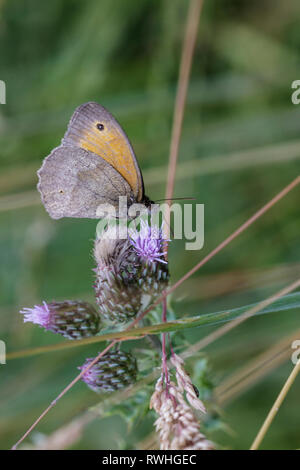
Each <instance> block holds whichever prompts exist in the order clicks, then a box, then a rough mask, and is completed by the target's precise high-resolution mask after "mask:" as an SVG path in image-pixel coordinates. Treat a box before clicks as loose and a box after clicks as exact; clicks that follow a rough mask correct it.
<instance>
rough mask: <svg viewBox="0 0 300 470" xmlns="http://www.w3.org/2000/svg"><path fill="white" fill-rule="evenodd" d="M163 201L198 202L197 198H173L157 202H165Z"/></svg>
mask: <svg viewBox="0 0 300 470" xmlns="http://www.w3.org/2000/svg"><path fill="white" fill-rule="evenodd" d="M163 201H196V198H195V197H172V198H171V199H157V200H156V201H154V202H155V203H156V202H163Z"/></svg>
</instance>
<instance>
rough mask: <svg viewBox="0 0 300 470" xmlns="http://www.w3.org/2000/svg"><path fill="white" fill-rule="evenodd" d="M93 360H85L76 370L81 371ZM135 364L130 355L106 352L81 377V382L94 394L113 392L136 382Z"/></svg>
mask: <svg viewBox="0 0 300 470" xmlns="http://www.w3.org/2000/svg"><path fill="white" fill-rule="evenodd" d="M94 359H95V358H88V359H86V361H85V363H84V364H83V366H80V367H78V369H80V370H83V369H84V368H86V367H87V366H88V365H89V364H90V363H91V362H92V361H93V360H94ZM136 375H137V362H136V359H135V358H134V357H133V356H132V354H130V353H125V352H122V351H113V352H108V353H106V354H105V356H103V357H101V358H100V359H99V360H98V362H96V364H94V365H93V366H92V367H91V368H90V369H89V370H88V371H87V372H85V373H84V374H83V376H82V380H83V381H84V382H85V383H86V384H87V386H88V387H89V388H90V389H91V390H93V391H94V392H97V393H101V392H114V391H116V390H119V389H121V388H124V387H127V386H128V385H131V384H133V383H134V382H135V381H136Z"/></svg>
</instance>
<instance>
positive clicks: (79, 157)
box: [38, 145, 134, 219]
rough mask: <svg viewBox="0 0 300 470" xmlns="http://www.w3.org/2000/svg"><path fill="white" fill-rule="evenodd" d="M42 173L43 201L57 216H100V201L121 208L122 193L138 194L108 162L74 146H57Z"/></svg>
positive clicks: (123, 194) (45, 161) (50, 212)
mask: <svg viewBox="0 0 300 470" xmlns="http://www.w3.org/2000/svg"><path fill="white" fill-rule="evenodd" d="M38 176H39V183H38V190H39V192H40V193H41V197H42V201H43V204H44V206H45V208H46V210H47V211H48V213H49V214H50V216H51V217H52V218H54V219H60V218H62V217H80V218H91V219H94V218H98V217H99V216H97V208H98V206H99V205H100V204H111V205H113V206H115V207H117V205H118V202H119V196H127V198H128V200H132V199H133V197H134V195H133V192H132V190H131V188H130V186H129V184H128V183H127V181H126V180H125V179H124V178H123V177H122V176H121V175H120V173H118V172H117V171H116V170H115V169H114V168H113V167H112V166H111V165H110V164H109V163H107V161H105V160H104V159H102V158H99V156H98V155H96V154H95V153H93V152H91V151H87V150H84V149H82V148H78V147H75V146H71V145H61V146H60V147H57V148H56V149H54V150H53V151H52V152H51V154H50V155H49V156H48V157H46V158H45V160H44V162H43V165H42V167H41V168H40V170H39V171H38Z"/></svg>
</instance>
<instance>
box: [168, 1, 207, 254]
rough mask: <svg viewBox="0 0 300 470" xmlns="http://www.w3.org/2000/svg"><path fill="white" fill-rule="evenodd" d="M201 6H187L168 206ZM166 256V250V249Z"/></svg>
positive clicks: (175, 115) (176, 101)
mask: <svg viewBox="0 0 300 470" xmlns="http://www.w3.org/2000/svg"><path fill="white" fill-rule="evenodd" d="M202 6H203V0H191V1H190V4H189V10H188V15H187V22H186V32H185V37H184V42H183V47H182V52H181V60H180V68H179V78H178V86H177V92H176V99H175V106H174V113H173V127H172V136H171V142H170V152H169V166H168V176H167V188H166V196H165V197H166V200H167V201H168V206H169V205H170V202H171V199H172V197H173V193H174V185H175V175H176V166H177V160H178V151H179V145H180V138H181V132H182V123H183V116H184V110H185V103H186V96H187V90H188V84H189V79H190V74H191V68H192V61H193V55H194V51H195V45H196V40H197V33H198V26H199V20H200V14H201V10H202ZM165 216H166V220H165V222H166V223H165V238H167V239H168V238H169V233H168V231H169V222H170V214H169V211H167V213H166V214H165ZM166 256H167V248H166Z"/></svg>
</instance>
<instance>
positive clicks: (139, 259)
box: [94, 221, 169, 322]
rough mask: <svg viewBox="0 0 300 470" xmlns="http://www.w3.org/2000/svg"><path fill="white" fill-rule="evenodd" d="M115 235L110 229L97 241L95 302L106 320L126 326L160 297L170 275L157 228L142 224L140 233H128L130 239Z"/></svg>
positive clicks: (161, 238)
mask: <svg viewBox="0 0 300 470" xmlns="http://www.w3.org/2000/svg"><path fill="white" fill-rule="evenodd" d="M111 230H112V229H111ZM113 234H114V233H113V232H111V231H110V229H108V231H107V232H105V237H104V236H103V237H100V238H97V239H96V240H95V247H94V256H95V260H96V263H97V267H96V269H95V273H96V281H95V285H94V287H95V292H96V302H97V304H98V307H99V312H100V314H101V316H103V317H104V318H105V319H108V320H110V321H113V322H116V321H117V322H125V321H128V320H129V319H130V318H133V317H135V316H136V315H137V314H138V312H139V311H140V310H141V308H143V306H144V305H145V302H147V303H149V302H150V301H151V300H154V299H155V298H156V297H157V296H158V295H160V293H161V292H162V290H163V289H164V288H165V287H166V285H167V282H168V279H169V272H168V266H167V262H166V261H165V260H164V259H162V257H163V255H164V253H163V237H162V231H161V230H160V229H159V228H158V227H150V226H149V225H148V224H147V223H146V222H143V221H141V226H140V230H139V231H137V230H133V229H131V230H130V232H129V234H127V232H126V237H127V238H126V237H125V238H119V239H116V238H114V239H110V236H111V235H113ZM145 298H146V301H145Z"/></svg>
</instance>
